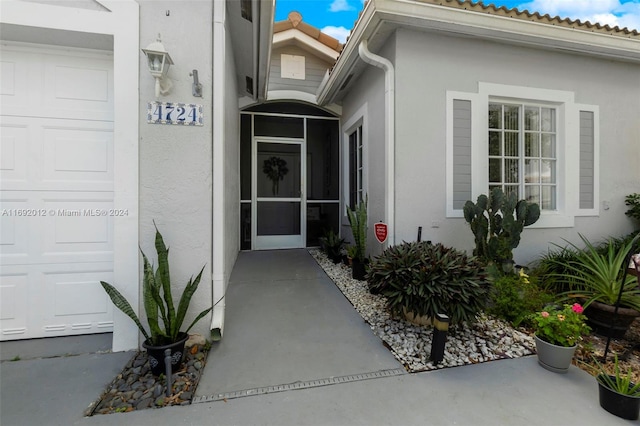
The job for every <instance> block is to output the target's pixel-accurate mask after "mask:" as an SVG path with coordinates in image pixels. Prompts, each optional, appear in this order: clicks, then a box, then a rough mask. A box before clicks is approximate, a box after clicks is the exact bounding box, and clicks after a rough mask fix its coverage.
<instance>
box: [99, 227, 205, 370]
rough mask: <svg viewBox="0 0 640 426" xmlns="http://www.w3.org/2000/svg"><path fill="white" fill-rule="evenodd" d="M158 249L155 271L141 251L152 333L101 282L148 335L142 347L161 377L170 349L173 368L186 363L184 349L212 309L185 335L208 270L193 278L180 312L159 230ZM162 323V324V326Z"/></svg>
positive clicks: (106, 285) (116, 293)
mask: <svg viewBox="0 0 640 426" xmlns="http://www.w3.org/2000/svg"><path fill="white" fill-rule="evenodd" d="M154 226H155V223H154ZM155 246H156V251H157V253H158V268H157V269H156V270H155V271H154V269H153V265H152V264H150V263H149V260H148V259H147V256H146V255H145V254H144V252H143V251H142V250H140V252H141V253H142V259H143V261H144V276H143V283H142V295H143V300H144V309H145V312H146V315H147V322H148V324H149V332H147V330H145V328H144V327H143V326H142V323H141V322H140V319H139V318H138V316H137V315H136V313H135V312H134V310H133V308H132V307H131V304H129V302H128V301H127V299H125V298H124V296H122V294H121V293H120V292H119V291H118V290H117V289H116V288H115V287H114V286H112V285H111V284H109V283H106V282H104V281H100V284H102V287H103V288H104V290H105V291H106V292H107V294H108V295H109V297H110V298H111V301H112V302H113V304H114V305H115V306H116V307H117V308H118V309H120V310H121V311H122V312H123V313H125V314H126V315H127V316H129V317H130V318H131V319H132V320H133V322H135V323H136V325H137V326H138V328H139V329H140V332H142V334H143V335H144V337H145V339H146V340H145V341H144V342H143V344H142V346H143V347H144V348H145V349H147V353H148V355H149V364H150V366H151V372H152V373H153V374H154V375H156V376H159V375H160V374H164V373H165V371H166V366H165V363H164V359H165V350H167V349H169V350H170V351H171V365H172V368H173V366H176V368H177V367H178V366H179V365H180V364H181V363H182V360H183V357H184V345H185V343H186V341H187V339H188V338H189V335H188V334H187V333H188V332H189V330H190V329H191V328H192V327H193V326H194V325H195V324H196V323H197V322H198V321H199V320H200V319H201V318H202V317H204V316H205V315H206V314H208V313H209V311H211V309H212V308H208V309H205V310H204V311H202V312H200V314H198V316H197V317H196V318H195V319H194V320H193V322H192V323H191V325H190V326H189V327H188V328H187V329H186V330H184V331H181V328H182V323H183V322H184V318H185V315H186V314H187V310H188V308H189V304H190V303H191V298H192V297H193V294H194V293H195V292H196V290H197V289H198V285H199V284H200V278H201V277H202V271H204V266H203V267H202V269H201V270H200V273H199V274H198V275H197V276H196V277H195V279H194V278H193V277H191V279H189V282H188V283H187V285H186V287H185V288H184V290H183V292H182V296H181V297H180V302H179V303H178V308H177V310H176V307H175V306H174V304H173V296H172V294H171V277H170V275H169V249H168V248H167V247H166V246H165V244H164V240H163V238H162V235H161V234H160V231H158V228H157V227H156V238H155ZM160 322H162V326H161V325H160Z"/></svg>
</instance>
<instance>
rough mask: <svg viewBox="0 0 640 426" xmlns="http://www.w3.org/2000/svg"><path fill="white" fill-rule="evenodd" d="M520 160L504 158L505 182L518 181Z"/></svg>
mask: <svg viewBox="0 0 640 426" xmlns="http://www.w3.org/2000/svg"><path fill="white" fill-rule="evenodd" d="M519 163H520V161H519V160H509V159H506V160H504V182H505V183H518V182H520V179H519V169H520V167H519Z"/></svg>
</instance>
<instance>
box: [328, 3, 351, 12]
mask: <svg viewBox="0 0 640 426" xmlns="http://www.w3.org/2000/svg"><path fill="white" fill-rule="evenodd" d="M348 10H355V7H353V6H351V5H350V4H349V3H348V2H347V0H333V3H331V6H329V12H345V11H348Z"/></svg>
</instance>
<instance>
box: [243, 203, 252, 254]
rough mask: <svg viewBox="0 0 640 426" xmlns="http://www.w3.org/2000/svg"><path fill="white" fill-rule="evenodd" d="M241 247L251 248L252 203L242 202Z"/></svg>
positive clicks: (244, 248)
mask: <svg viewBox="0 0 640 426" xmlns="http://www.w3.org/2000/svg"><path fill="white" fill-rule="evenodd" d="M240 249H241V250H251V203H242V204H240Z"/></svg>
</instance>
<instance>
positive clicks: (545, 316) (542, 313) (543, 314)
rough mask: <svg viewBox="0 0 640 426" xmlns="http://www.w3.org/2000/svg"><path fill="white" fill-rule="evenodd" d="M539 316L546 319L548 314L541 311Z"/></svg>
mask: <svg viewBox="0 0 640 426" xmlns="http://www.w3.org/2000/svg"><path fill="white" fill-rule="evenodd" d="M540 315H542V318H547V317H548V316H549V312H547V311H542V312H540Z"/></svg>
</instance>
